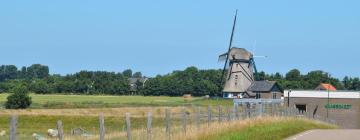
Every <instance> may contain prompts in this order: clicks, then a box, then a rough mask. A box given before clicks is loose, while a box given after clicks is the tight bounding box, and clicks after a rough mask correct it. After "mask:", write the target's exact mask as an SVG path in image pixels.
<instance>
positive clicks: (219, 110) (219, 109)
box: [218, 106, 222, 122]
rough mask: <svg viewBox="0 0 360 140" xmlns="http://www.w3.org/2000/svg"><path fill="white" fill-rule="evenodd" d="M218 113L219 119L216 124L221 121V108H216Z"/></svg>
mask: <svg viewBox="0 0 360 140" xmlns="http://www.w3.org/2000/svg"><path fill="white" fill-rule="evenodd" d="M218 112H219V118H218V122H221V121H222V120H221V119H222V118H221V117H222V115H221V113H222V108H221V106H218Z"/></svg>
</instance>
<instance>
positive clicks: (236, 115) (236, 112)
mask: <svg viewBox="0 0 360 140" xmlns="http://www.w3.org/2000/svg"><path fill="white" fill-rule="evenodd" d="M238 107H239V105H238V104H234V111H233V112H234V116H235V118H234V119H236V120H237V119H239V113H238V111H239V110H238Z"/></svg>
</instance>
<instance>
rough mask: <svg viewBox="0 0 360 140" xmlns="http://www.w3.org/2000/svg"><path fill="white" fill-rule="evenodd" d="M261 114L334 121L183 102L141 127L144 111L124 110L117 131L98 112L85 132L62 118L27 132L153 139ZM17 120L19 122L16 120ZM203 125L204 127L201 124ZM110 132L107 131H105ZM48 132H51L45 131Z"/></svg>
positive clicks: (13, 135) (267, 108)
mask: <svg viewBox="0 0 360 140" xmlns="http://www.w3.org/2000/svg"><path fill="white" fill-rule="evenodd" d="M263 116H274V117H301V118H307V119H313V120H319V121H323V122H327V123H331V124H335V125H336V122H335V121H334V120H329V119H327V118H326V117H322V116H318V115H314V114H311V113H310V112H306V111H299V110H298V109H296V108H294V107H289V108H288V107H284V106H282V105H281V104H262V105H259V104H253V105H251V104H247V105H234V106H184V107H183V108H182V109H181V111H176V112H172V111H171V107H168V108H166V109H165V112H164V113H163V115H161V116H160V117H159V116H156V117H154V115H153V112H148V113H147V114H146V115H145V119H146V121H145V123H144V124H142V127H141V128H134V127H133V125H134V124H136V122H133V121H134V120H133V119H132V118H138V117H143V118H144V115H138V114H130V113H126V114H125V117H124V121H125V123H124V126H119V127H122V130H121V131H120V132H116V133H114V131H111V130H107V129H106V126H105V122H106V119H105V118H106V117H104V115H103V114H102V113H100V114H99V121H98V122H99V124H98V127H99V128H98V132H89V131H86V130H82V129H73V130H71V133H70V134H66V133H64V126H63V125H66V124H63V122H62V120H58V121H57V122H54V125H56V129H55V130H54V134H53V135H52V137H44V136H34V135H33V136H30V137H33V138H32V139H36V140H45V139H58V140H64V139H89V140H90V139H99V140H105V139H124V140H133V139H141V140H156V139H167V140H170V139H172V136H173V135H174V134H175V133H183V134H185V135H186V134H187V133H193V131H194V130H196V129H204V128H203V126H210V125H212V124H213V123H221V122H231V121H240V120H244V119H251V118H256V117H263ZM18 118H19V117H18V116H17V115H12V116H11V117H10V129H9V130H10V132H9V139H10V140H18V139H17V135H18V132H17V126H18ZM159 118H160V121H161V124H160V125H156V126H154V119H159ZM20 123H21V122H20ZM205 129H206V128H205ZM108 132H111V133H108ZM48 133H51V132H48ZM49 135H51V134H49Z"/></svg>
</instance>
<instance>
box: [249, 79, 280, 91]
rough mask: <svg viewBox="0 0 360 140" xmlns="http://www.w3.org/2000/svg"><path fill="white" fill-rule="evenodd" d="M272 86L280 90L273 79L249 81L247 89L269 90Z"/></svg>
mask: <svg viewBox="0 0 360 140" xmlns="http://www.w3.org/2000/svg"><path fill="white" fill-rule="evenodd" d="M274 86H277V88H278V89H279V90H280V91H282V89H281V88H280V87H279V85H278V84H277V83H276V82H275V81H254V82H252V83H251V85H250V87H249V88H248V91H251V92H270V91H272V90H273V89H274Z"/></svg>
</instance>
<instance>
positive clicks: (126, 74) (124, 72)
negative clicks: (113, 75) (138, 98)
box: [122, 69, 132, 77]
mask: <svg viewBox="0 0 360 140" xmlns="http://www.w3.org/2000/svg"><path fill="white" fill-rule="evenodd" d="M122 74H123V75H124V76H125V77H131V76H132V70H131V69H126V70H124V71H123V72H122Z"/></svg>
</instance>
